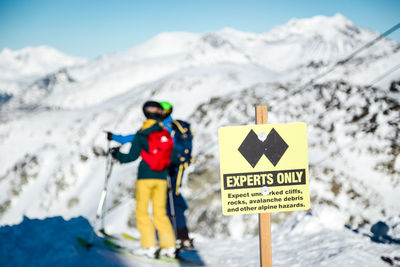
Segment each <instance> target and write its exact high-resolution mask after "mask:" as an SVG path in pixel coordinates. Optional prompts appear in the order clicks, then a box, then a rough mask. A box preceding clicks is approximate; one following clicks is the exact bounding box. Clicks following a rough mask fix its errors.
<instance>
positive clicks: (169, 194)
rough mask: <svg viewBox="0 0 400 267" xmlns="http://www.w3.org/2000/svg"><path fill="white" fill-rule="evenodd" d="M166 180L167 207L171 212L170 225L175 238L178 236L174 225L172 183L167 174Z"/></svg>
mask: <svg viewBox="0 0 400 267" xmlns="http://www.w3.org/2000/svg"><path fill="white" fill-rule="evenodd" d="M167 181H168V196H169V209H170V213H171V219H172V226H173V227H174V232H175V238H178V229H177V226H176V217H175V206H174V199H173V197H174V194H173V192H172V183H171V178H170V177H169V175H168V176H167Z"/></svg>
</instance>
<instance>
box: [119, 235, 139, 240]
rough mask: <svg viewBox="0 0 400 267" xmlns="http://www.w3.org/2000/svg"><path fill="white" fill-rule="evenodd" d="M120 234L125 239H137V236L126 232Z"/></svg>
mask: <svg viewBox="0 0 400 267" xmlns="http://www.w3.org/2000/svg"><path fill="white" fill-rule="evenodd" d="M121 236H122V237H124V238H126V239H131V240H139V238H137V237H134V236H131V235H130V234H128V233H122V234H121Z"/></svg>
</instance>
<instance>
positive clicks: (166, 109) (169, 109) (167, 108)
mask: <svg viewBox="0 0 400 267" xmlns="http://www.w3.org/2000/svg"><path fill="white" fill-rule="evenodd" d="M160 105H161V106H162V108H163V110H164V113H165V115H166V117H168V116H169V115H170V114H171V113H172V110H173V109H174V108H173V106H172V104H171V103H169V102H167V101H162V102H160Z"/></svg>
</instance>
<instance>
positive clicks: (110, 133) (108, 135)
mask: <svg viewBox="0 0 400 267" xmlns="http://www.w3.org/2000/svg"><path fill="white" fill-rule="evenodd" d="M106 134H107V140H108V141H112V140H113V138H112V136H113V133H112V132H106Z"/></svg>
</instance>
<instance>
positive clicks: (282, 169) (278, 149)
mask: <svg viewBox="0 0 400 267" xmlns="http://www.w3.org/2000/svg"><path fill="white" fill-rule="evenodd" d="M219 150H220V170H221V196H222V211H223V214H225V215H231V214H251V213H264V212H279V211H293V210H306V209H309V208H310V193H309V185H308V154H307V134H306V124H305V123H284V124H258V125H247V126H232V127H221V128H219Z"/></svg>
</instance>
